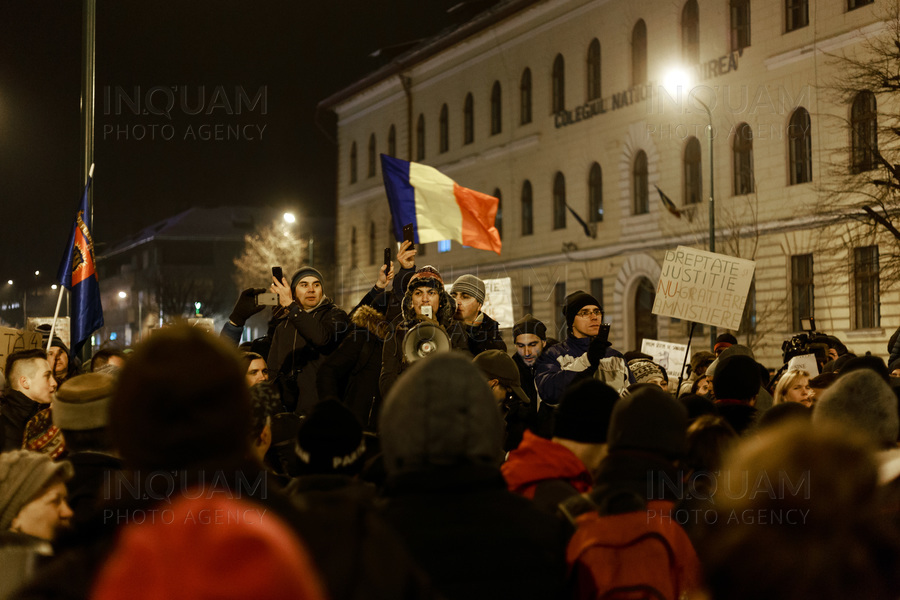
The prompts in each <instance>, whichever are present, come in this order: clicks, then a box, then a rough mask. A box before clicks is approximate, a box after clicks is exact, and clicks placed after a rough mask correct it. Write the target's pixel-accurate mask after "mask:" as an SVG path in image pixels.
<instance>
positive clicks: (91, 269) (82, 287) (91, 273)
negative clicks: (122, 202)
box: [57, 169, 103, 356]
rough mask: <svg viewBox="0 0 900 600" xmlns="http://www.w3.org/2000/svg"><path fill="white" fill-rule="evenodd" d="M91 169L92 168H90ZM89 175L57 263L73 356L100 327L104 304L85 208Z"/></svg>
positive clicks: (89, 182) (88, 217)
mask: <svg viewBox="0 0 900 600" xmlns="http://www.w3.org/2000/svg"><path fill="white" fill-rule="evenodd" d="M92 170H93V169H92ZM91 180H92V178H91V176H90V175H88V180H87V184H86V185H85V186H84V193H83V194H82V196H81V203H80V204H79V206H78V212H77V214H76V215H75V225H74V226H73V227H72V234H71V235H70V236H69V243H68V244H66V250H65V254H63V259H62V262H61V263H60V265H59V273H58V275H57V278H58V279H59V283H60V284H61V285H62V286H63V287H65V288H66V289H67V290H69V293H70V294H71V298H70V304H69V306H70V308H69V310H70V312H69V315H70V317H71V319H70V320H71V323H70V333H71V338H72V348H71V352H72V355H73V356H74V355H75V354H77V353H78V351H79V350H81V347H82V346H83V345H84V343H85V342H86V341H87V339H88V338H89V337H90V336H91V334H92V333H94V332H95V331H97V330H98V329H100V328H101V327H103V305H102V304H101V303H100V281H99V279H98V278H97V269H96V261H95V260H94V240H93V239H92V238H91V212H90V209H89V207H88V190H90V188H91Z"/></svg>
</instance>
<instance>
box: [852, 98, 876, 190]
mask: <svg viewBox="0 0 900 600" xmlns="http://www.w3.org/2000/svg"><path fill="white" fill-rule="evenodd" d="M850 132H851V154H850V168H851V171H852V172H853V173H862V172H863V171H871V170H872V169H874V168H875V152H876V151H877V150H878V117H877V107H876V104H875V94H873V93H872V92H870V91H868V90H866V91H862V92H860V93H858V94H857V95H856V98H854V99H853V105H852V106H851V107H850Z"/></svg>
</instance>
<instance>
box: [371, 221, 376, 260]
mask: <svg viewBox="0 0 900 600" xmlns="http://www.w3.org/2000/svg"><path fill="white" fill-rule="evenodd" d="M376 242H377V240H376V239H375V221H369V264H370V265H374V264H375V246H376Z"/></svg>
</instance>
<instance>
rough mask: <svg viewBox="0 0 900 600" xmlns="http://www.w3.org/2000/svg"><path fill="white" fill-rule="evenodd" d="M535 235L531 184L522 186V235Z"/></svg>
mask: <svg viewBox="0 0 900 600" xmlns="http://www.w3.org/2000/svg"><path fill="white" fill-rule="evenodd" d="M532 233H534V202H533V201H532V197H531V182H530V181H528V180H527V179H526V180H525V183H523V184H522V235H531V234H532Z"/></svg>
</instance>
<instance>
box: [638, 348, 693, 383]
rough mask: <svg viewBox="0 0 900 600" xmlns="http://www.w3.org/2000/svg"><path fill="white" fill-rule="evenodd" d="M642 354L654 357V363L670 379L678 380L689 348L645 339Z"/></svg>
mask: <svg viewBox="0 0 900 600" xmlns="http://www.w3.org/2000/svg"><path fill="white" fill-rule="evenodd" d="M641 352H643V353H644V354H649V355H650V356H652V357H653V362H655V363H656V364H658V365H659V366H661V367H662V368H663V369H665V370H666V373H668V374H669V378H670V379H672V378H675V379H678V376H679V375H680V373H681V366H682V365H683V364H684V357H685V355H686V354H687V353H688V347H687V345H686V344H673V343H672V342H663V341H660V340H648V339H644V341H643V342H641ZM688 364H690V363H688ZM685 377H687V374H685Z"/></svg>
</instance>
